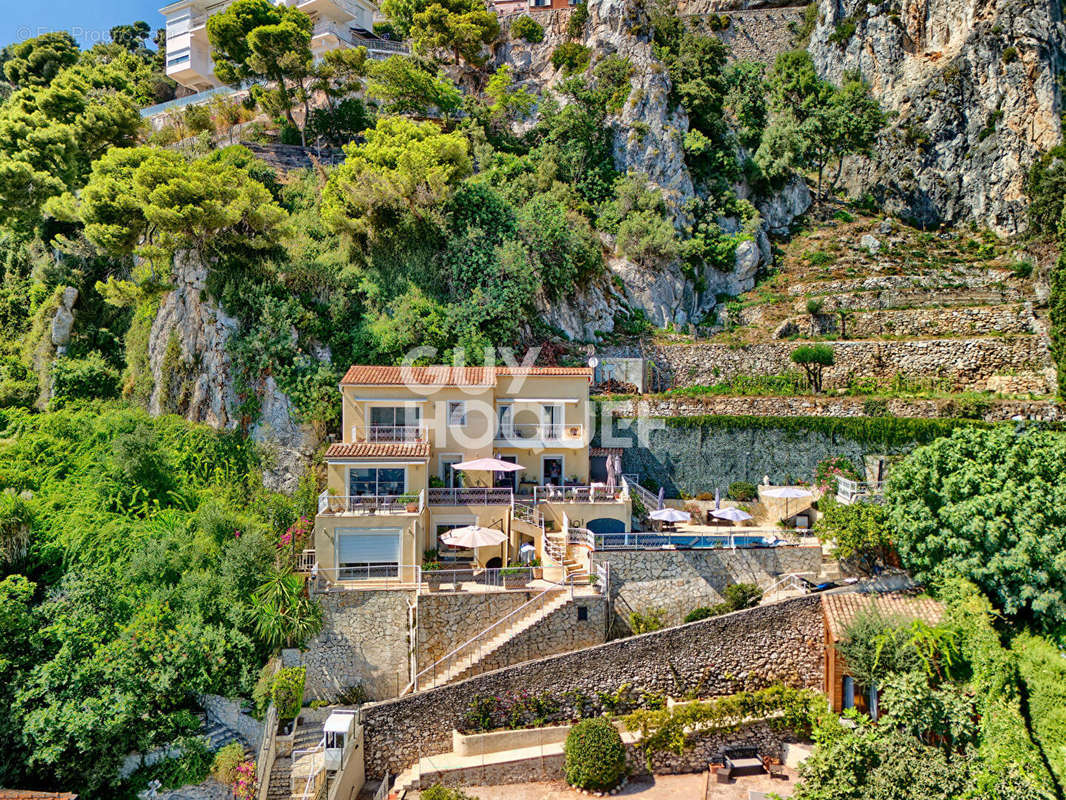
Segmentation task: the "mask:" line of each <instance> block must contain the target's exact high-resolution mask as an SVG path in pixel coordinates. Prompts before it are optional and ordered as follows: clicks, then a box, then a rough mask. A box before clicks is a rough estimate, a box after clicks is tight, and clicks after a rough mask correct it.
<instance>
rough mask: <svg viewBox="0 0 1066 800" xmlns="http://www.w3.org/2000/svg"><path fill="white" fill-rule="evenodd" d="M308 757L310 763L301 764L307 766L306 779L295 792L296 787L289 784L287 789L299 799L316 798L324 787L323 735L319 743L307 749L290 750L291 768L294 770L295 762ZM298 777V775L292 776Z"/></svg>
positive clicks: (313, 799) (324, 759) (324, 754)
mask: <svg viewBox="0 0 1066 800" xmlns="http://www.w3.org/2000/svg"><path fill="white" fill-rule="evenodd" d="M303 759H309V761H310V763H305V764H303V765H302V766H303V767H305V768H307V770H308V771H307V780H306V781H305V782H304V787H303V789H302V790H300V793H299V794H297V793H296V792H297V789H296V788H295V787H294V786H292V785H291V780H292V778H290V785H289V790H290V794H291V796H292V797H294V798H295V797H298V798H299V799H300V800H316V798H317V797H318V796H319V795H320V794H322V791H323V790H324V789H325V788H326V740H325V738H324V737H323V738H322V739H321V740H320V741H319V743H318V744H317V745H316V746H315V747H313V748H311V749H309V750H293V751H292V768H293V769H294V770H295V769H296V767H297V762H299V761H301V760H303ZM294 777H296V778H297V780H298V779H299V777H298V776H294Z"/></svg>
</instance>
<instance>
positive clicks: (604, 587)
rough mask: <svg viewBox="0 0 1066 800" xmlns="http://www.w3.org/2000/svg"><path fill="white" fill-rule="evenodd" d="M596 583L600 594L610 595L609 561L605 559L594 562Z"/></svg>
mask: <svg viewBox="0 0 1066 800" xmlns="http://www.w3.org/2000/svg"><path fill="white" fill-rule="evenodd" d="M595 571H596V583H597V584H599V587H600V594H602V595H603V596H604V597H608V598H609V597H610V596H611V562H610V561H605V562H603V563H602V564H596V566H595Z"/></svg>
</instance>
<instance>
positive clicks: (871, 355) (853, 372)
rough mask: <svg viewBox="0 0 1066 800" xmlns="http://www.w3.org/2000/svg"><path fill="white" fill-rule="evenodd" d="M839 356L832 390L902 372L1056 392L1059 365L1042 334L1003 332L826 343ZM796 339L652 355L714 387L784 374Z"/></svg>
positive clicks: (955, 384) (827, 381)
mask: <svg viewBox="0 0 1066 800" xmlns="http://www.w3.org/2000/svg"><path fill="white" fill-rule="evenodd" d="M827 344H829V345H830V346H832V348H833V353H834V358H835V362H834V364H833V366H831V367H827V368H826V370H825V377H824V385H825V387H826V388H827V389H831V388H834V387H840V386H846V385H847V383H848V381H849V380H851V379H853V378H856V379H858V378H874V379H876V380H881V381H890V380H892V379H894V378H895V377H896V376H897V375H904V376H907V377H909V378H916V379H928V380H939V381H943V382H944V383H946V384H947V385H949V386H950V387H951V388H952V389H954V390H975V391H985V390H986V389H990V388H996V389H997V390H998V391H1007V389H1006V388H1004V387H1002V386H1000V384H1001V383H1002V381H992V384H995V386H993V385H991V384H990V379H992V378H1003V377H1008V376H1009V377H1012V378H1013V383H1012V385H1011V387H1010V389H1009V390H1010V391H1011V392H1012V393H1025V392H1033V393H1037V394H1046V393H1048V392H1050V391H1053V390H1054V387H1055V369H1054V365H1053V364H1052V362H1051V357H1050V354H1049V352H1048V342H1047V339H1046V338H1045V337H1043V336H1002V337H998V336H997V337H987V338H956V339H906V340H899V341H892V340H886V341H876V340H875V341H853V340H840V341H834V342H827ZM795 348H796V343H795V342H783V341H778V342H762V343H759V344H751V345H741V346H735V345H728V344H714V343H709V342H708V343H704V342H696V343H693V344H675V345H663V346H660V347H656V348H655V350H654V358H655V361H656V362H657V363H658V365H659V367H660V369H662V370H663V371H664V372H665V373H666V374H667V375H669V376H670V377H671V379H672V385H673V386H674V387H682V386H694V385H710V384H714V383H719V382H721V381H727V380H729V379H731V378H733V377H736V376H738V375H779V374H780V373H782V372H785V371H786V370H788V369H791V368H792V367H793V366H794V365H793V364H792V363H791V361H790V359H789V356H790V354H791V353H792V351H793V350H794V349H795Z"/></svg>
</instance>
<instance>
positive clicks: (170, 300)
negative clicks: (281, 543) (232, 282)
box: [148, 254, 321, 492]
mask: <svg viewBox="0 0 1066 800" xmlns="http://www.w3.org/2000/svg"><path fill="white" fill-rule="evenodd" d="M206 282H207V268H206V267H205V265H204V264H203V262H202V261H201V260H200V259H199V258H198V257H195V256H191V255H189V254H179V255H178V256H176V257H175V259H174V288H173V289H172V290H171V291H170V292H168V293H167V294H166V296H165V297H164V298H163V301H162V303H160V306H159V311H158V312H157V313H156V318H155V321H154V322H153V324H152V331H151V335H150V336H149V340H148V364H149V368H150V369H151V372H152V381H153V387H154V388H153V390H152V395H151V399H150V400H149V403H148V410H149V412H150V413H152V414H165V413H174V414H180V415H181V416H183V417H185V418H186V419H187V420H189V421H190V422H202V423H204V424H207V425H210V426H211V427H213V428H219V429H234V428H236V427H238V426H239V425H240V424H241V422H242V420H241V419H240V416H239V411H238V406H239V400H238V397H237V392H236V389H235V388H234V374H233V363H232V359H231V357H230V354H229V350H228V344H229V340H230V337H232V336H233V335H234V334H235V333H236V331H237V326H238V322H237V320H236V319H234V318H233V317H231V316H229V315H227V314H226V313H225V311H223V310H222V309H221V308H220V307H219V306H218V304H217V303H216V302H215V301H214V300H213V299H212V298H210V297H208V296H207V294H206V292H205V290H204V289H205V285H206ZM256 391H257V395H258V397H259V401H260V415H259V419H258V420H256V421H255V422H254V424H253V425H252V428H251V431H250V435H251V438H252V439H253V440H254V441H256V442H258V443H259V444H260V445H262V448H261V450H262V455H263V483H264V485H265V486H266V487H267V488H268V489H273V490H275V491H289V492H291V491H293V490H294V489H295V488H296V484H297V482H298V480H299V476H300V474H301V473H302V472H303V471H304V470H305V469H306V468H307V465H308V464H309V463H310V458H311V456H312V455H313V454H314V452H315V450H316V449H317V447H318V445H319V444H320V443H321V439H320V437H319V436H318V435H317V433H316V432H315V430H314V429H313V428H312V426H309V425H304V424H301V423H299V422H298V421H297V415H296V413H295V411H294V409H293V407H292V403H291V402H290V400H289V398H288V397H286V395H285V394H284V392H282V391H281V389H280V388H279V387H278V385H277V383H276V382H275V381H274V379H273V378H272V377H269V376H268V377H266V378H265V379H264V380H263V381H262V383H261V385H260V386H259V387H257V389H256Z"/></svg>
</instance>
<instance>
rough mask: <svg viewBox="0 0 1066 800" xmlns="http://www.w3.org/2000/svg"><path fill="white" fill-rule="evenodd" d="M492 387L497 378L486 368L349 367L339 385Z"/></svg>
mask: <svg viewBox="0 0 1066 800" xmlns="http://www.w3.org/2000/svg"><path fill="white" fill-rule="evenodd" d="M412 383H413V384H417V385H420V386H493V385H494V384H495V383H496V376H495V374H493V371H492V370H491V369H487V368H485V367H449V366H444V365H437V366H429V367H368V366H360V365H358V364H356V365H353V366H351V367H349V368H348V372H347V373H345V375H344V377H343V378H342V379H341V385H342V386H346V385H347V386H368V385H376V386H406V385H408V384H412Z"/></svg>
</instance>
